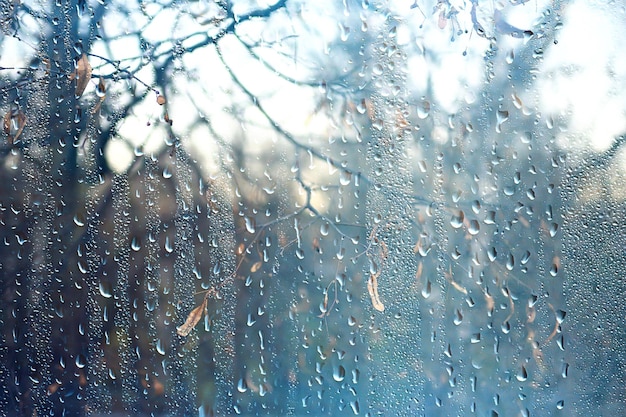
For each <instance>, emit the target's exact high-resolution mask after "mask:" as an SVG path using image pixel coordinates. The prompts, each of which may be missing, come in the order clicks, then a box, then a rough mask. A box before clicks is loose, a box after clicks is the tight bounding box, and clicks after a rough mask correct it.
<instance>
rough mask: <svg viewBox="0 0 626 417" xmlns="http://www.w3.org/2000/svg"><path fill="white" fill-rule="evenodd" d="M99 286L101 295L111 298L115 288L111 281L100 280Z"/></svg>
mask: <svg viewBox="0 0 626 417" xmlns="http://www.w3.org/2000/svg"><path fill="white" fill-rule="evenodd" d="M98 288H99V289H100V295H102V296H103V297H104V298H111V297H112V296H113V288H112V286H111V283H110V282H107V281H100V284H99V285H98Z"/></svg>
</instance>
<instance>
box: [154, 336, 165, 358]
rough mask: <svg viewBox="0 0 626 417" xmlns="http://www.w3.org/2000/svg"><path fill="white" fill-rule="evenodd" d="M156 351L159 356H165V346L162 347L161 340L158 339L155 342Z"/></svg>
mask: <svg viewBox="0 0 626 417" xmlns="http://www.w3.org/2000/svg"><path fill="white" fill-rule="evenodd" d="M156 350H157V352H159V354H160V355H162V356H165V346H163V341H161V339H158V340H157V342H156Z"/></svg>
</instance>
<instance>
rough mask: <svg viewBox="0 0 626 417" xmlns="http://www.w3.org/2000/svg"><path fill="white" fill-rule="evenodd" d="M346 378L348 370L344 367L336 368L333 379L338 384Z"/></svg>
mask: <svg viewBox="0 0 626 417" xmlns="http://www.w3.org/2000/svg"><path fill="white" fill-rule="evenodd" d="M345 377H346V369H345V368H344V367H343V366H342V365H339V366H336V367H334V369H333V379H334V380H335V381H337V382H341V381H343V380H344V379H345Z"/></svg>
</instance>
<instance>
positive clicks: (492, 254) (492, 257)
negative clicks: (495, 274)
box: [487, 246, 498, 262]
mask: <svg viewBox="0 0 626 417" xmlns="http://www.w3.org/2000/svg"><path fill="white" fill-rule="evenodd" d="M497 256H498V252H497V251H496V248H495V247H493V246H492V247H490V248H489V249H488V250H487V257H488V258H489V261H490V262H493V261H495V260H496V258H497Z"/></svg>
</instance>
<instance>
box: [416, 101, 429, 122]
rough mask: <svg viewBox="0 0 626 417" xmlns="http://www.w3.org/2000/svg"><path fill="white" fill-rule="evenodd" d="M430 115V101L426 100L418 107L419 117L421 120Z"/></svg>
mask: <svg viewBox="0 0 626 417" xmlns="http://www.w3.org/2000/svg"><path fill="white" fill-rule="evenodd" d="M429 114H430V101H428V100H424V101H423V102H422V103H421V104H420V105H418V106H417V117H419V118H420V119H425V118H427V117H428V115H429Z"/></svg>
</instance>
